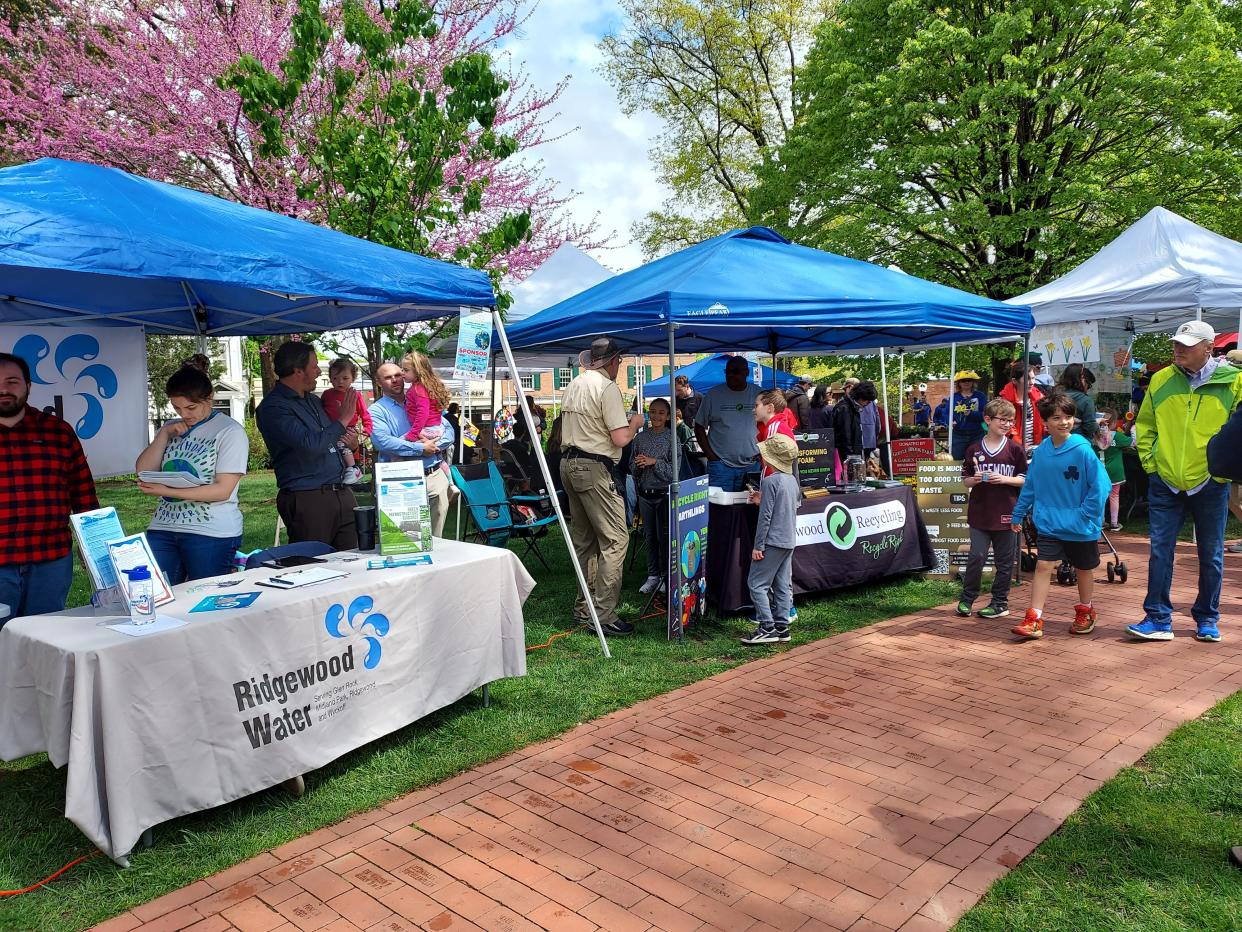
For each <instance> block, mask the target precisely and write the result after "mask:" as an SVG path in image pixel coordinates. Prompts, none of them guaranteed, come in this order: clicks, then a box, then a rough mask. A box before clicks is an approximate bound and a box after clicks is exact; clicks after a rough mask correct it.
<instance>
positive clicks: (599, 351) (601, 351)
mask: <svg viewBox="0 0 1242 932" xmlns="http://www.w3.org/2000/svg"><path fill="white" fill-rule="evenodd" d="M589 352H590V359H589V361H588V362H587V363H586V368H588V369H603V368H605V367H606V366H607V365H608V364H609V363H610V362H612V361H613V360H614V359H616V358H617V357H618V356H620V355H621V347H619V346H618V345H617V341H616V340H614V339H613V338H612V337H599V338H598V339H595V340H592V341H591V349H590V351H589Z"/></svg>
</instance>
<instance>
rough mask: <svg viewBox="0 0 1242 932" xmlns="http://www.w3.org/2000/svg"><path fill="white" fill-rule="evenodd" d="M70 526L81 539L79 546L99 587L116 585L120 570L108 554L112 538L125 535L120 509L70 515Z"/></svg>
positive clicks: (75, 535) (96, 586)
mask: <svg viewBox="0 0 1242 932" xmlns="http://www.w3.org/2000/svg"><path fill="white" fill-rule="evenodd" d="M69 526H70V527H71V528H72V529H73V538H74V540H76V541H77V542H78V550H79V551H80V552H81V554H82V560H83V562H84V563H85V564H86V569H87V571H88V572H89V573H90V574H91V583H92V585H94V587H95V590H96V591H99V590H100V589H111V588H112V587H113V586H115V585H116V570H115V569H114V568H113V566H112V558H111V557H110V556H108V541H110V540H118V539H119V538H122V537H124V536H125V529H124V528H123V527H121V519H120V518H119V517H118V516H117V513H116V509H115V508H96V509H95V510H94V511H83V512H80V513H78V514H76V515H70V516H69Z"/></svg>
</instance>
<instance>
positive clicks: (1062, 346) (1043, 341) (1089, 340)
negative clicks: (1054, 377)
mask: <svg viewBox="0 0 1242 932" xmlns="http://www.w3.org/2000/svg"><path fill="white" fill-rule="evenodd" d="M1030 347H1031V352H1034V353H1039V354H1040V355H1041V356H1043V358H1044V365H1045V366H1068V365H1069V364H1070V363H1075V362H1081V363H1090V362H1099V361H1100V325H1099V323H1098V322H1097V321H1094V320H1083V321H1076V322H1074V323H1069V324H1047V325H1045V326H1043V327H1036V328H1035V329H1034V330H1032V331H1031V342H1030Z"/></svg>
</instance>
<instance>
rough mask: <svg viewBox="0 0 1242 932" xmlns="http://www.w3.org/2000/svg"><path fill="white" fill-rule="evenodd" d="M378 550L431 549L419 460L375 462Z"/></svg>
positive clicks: (427, 509)
mask: <svg viewBox="0 0 1242 932" xmlns="http://www.w3.org/2000/svg"><path fill="white" fill-rule="evenodd" d="M375 486H376V504H377V505H378V506H379V507H378V509H377V510H378V513H379V548H380V553H382V554H390V553H425V552H427V551H429V550H431V508H430V506H429V505H428V503H427V479H426V477H425V476H424V475H423V464H422V462H421V461H419V460H411V461H409V462H403V463H376V464H375Z"/></svg>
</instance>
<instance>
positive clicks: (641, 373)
mask: <svg viewBox="0 0 1242 932" xmlns="http://www.w3.org/2000/svg"><path fill="white" fill-rule="evenodd" d="M646 371H647V370H646V369H644V368H643V356H642V353H639V354H638V369H636V370H635V372H634V384H635V385H637V386H638V395H637V397H636V398H635V399H634V401H635V403H636V404H637V407H636V408H635V410H636V411H637V412H638V413H639V414H642V411H643V380H644V379H645V378H646ZM673 426H676V425H675V424H674V425H673Z"/></svg>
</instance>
